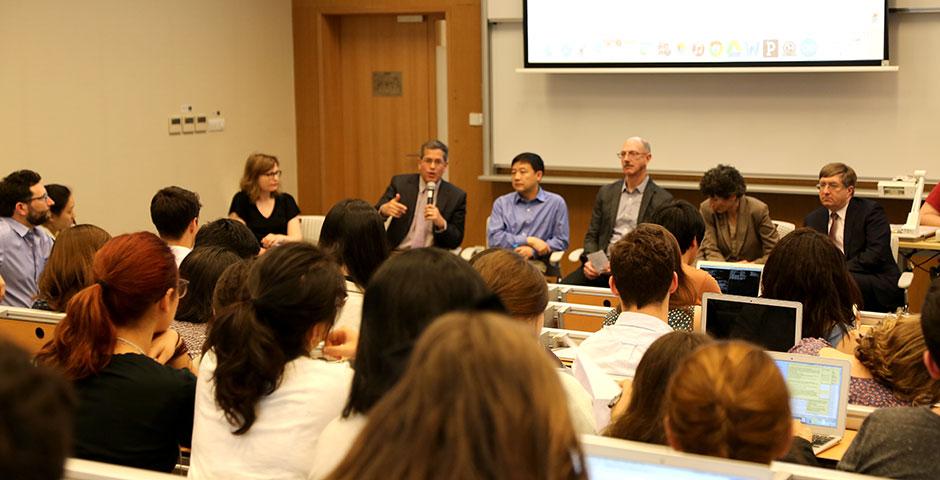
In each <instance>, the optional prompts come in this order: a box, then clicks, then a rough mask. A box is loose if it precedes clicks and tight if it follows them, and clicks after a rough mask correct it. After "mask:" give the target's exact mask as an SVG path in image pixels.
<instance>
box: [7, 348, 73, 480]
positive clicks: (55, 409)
mask: <svg viewBox="0 0 940 480" xmlns="http://www.w3.org/2000/svg"><path fill="white" fill-rule="evenodd" d="M74 408H75V396H74V394H73V393H72V389H71V387H70V386H69V384H68V382H66V381H64V380H63V379H62V378H61V377H60V376H59V375H56V374H55V373H54V372H52V371H49V370H48V369H46V368H44V367H34V366H33V365H32V360H31V359H30V358H29V355H28V354H27V353H26V352H25V351H23V350H21V349H20V348H19V347H17V346H16V345H14V344H12V343H9V342H8V341H6V340H4V339H2V338H0V478H7V479H11V480H12V479H29V480H59V479H60V478H62V473H63V468H62V467H63V465H64V464H65V459H66V457H67V456H68V454H69V452H70V450H71V446H72V413H73V410H74Z"/></svg>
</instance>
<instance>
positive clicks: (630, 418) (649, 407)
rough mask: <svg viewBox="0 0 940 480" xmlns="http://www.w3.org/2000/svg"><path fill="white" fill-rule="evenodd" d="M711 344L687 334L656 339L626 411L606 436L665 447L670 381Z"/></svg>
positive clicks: (645, 356) (638, 372) (698, 335)
mask: <svg viewBox="0 0 940 480" xmlns="http://www.w3.org/2000/svg"><path fill="white" fill-rule="evenodd" d="M711 341H712V340H711V338H710V337H708V336H707V335H704V334H701V333H691V332H684V331H676V332H670V333H667V334H666V335H663V336H661V337H659V338H658V339H656V341H655V342H653V343H652V344H651V345H650V347H649V349H647V350H646V353H644V354H643V358H642V359H641V360H640V364H639V365H637V368H636V376H635V377H634V378H633V383H632V387H631V390H630V403H629V406H628V407H627V410H626V411H625V412H624V413H623V415H621V416H620V417H619V418H616V419H614V421H613V422H612V423H611V424H610V426H608V427H607V430H606V431H604V435H606V436H608V437H616V438H622V439H625V440H633V441H636V442H645V443H657V444H660V445H665V444H666V433H665V431H664V430H663V417H664V416H665V415H666V408H665V402H664V400H665V396H666V386H667V385H668V379H669V378H670V377H671V376H672V374H673V373H674V372H675V371H676V368H678V366H679V363H680V362H681V361H682V360H683V359H685V358H686V357H687V356H688V355H690V354H691V353H692V352H693V351H695V349H697V348H699V347H701V346H702V345H706V344H708V343H711Z"/></svg>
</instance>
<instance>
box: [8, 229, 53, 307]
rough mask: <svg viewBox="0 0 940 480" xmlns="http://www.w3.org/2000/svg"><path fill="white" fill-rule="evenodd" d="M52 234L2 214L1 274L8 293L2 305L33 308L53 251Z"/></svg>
mask: <svg viewBox="0 0 940 480" xmlns="http://www.w3.org/2000/svg"><path fill="white" fill-rule="evenodd" d="M52 242H53V240H52V237H50V236H49V235H48V234H46V233H45V232H44V231H42V229H39V228H29V227H27V226H25V225H23V224H22V223H20V222H17V221H16V220H14V219H13V218H11V217H0V277H3V280H4V281H5V282H6V295H4V296H3V299H2V300H0V304H2V305H9V306H11V307H26V308H29V307H30V306H32V304H33V296H35V295H36V293H37V292H38V290H39V274H41V273H42V269H43V267H45V266H46V260H47V259H48V258H49V252H50V251H52Z"/></svg>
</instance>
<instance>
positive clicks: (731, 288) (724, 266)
mask: <svg viewBox="0 0 940 480" xmlns="http://www.w3.org/2000/svg"><path fill="white" fill-rule="evenodd" d="M696 267H697V268H698V269H699V270H704V271H706V272H708V274H709V275H711V276H712V278H714V279H715V281H717V282H718V287H719V288H721V293H724V294H727V295H741V296H745V297H757V296H759V295H760V292H761V289H760V288H761V285H760V277H761V274H762V273H763V272H764V266H763V265H758V264H756V263H732V262H713V261H710V260H701V261H699V262H698V263H697V264H696Z"/></svg>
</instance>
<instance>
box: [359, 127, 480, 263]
mask: <svg viewBox="0 0 940 480" xmlns="http://www.w3.org/2000/svg"><path fill="white" fill-rule="evenodd" d="M418 154H419V158H418V173H412V174H404V175H395V176H394V177H392V181H391V182H390V183H389V185H388V188H387V189H385V193H384V194H383V195H382V198H380V199H379V201H378V203H377V204H376V206H375V208H376V209H378V211H379V213H381V214H382V217H383V218H388V217H392V221H391V223H389V225H388V231H387V234H388V242H389V245H391V246H392V247H398V248H403V249H408V248H421V247H430V246H435V247H440V248H445V249H453V248H457V247H459V246H460V243H461V242H463V227H464V219H465V218H466V216H467V194H466V193H465V192H464V191H463V190H461V189H459V188H457V187H455V186H454V185H453V184H451V183H449V182H446V181H444V178H443V176H444V172H446V171H447V145H445V144H444V143H443V142H441V141H440V140H429V141H427V142H425V143H424V144H423V145H421V148H420V150H418ZM432 184H433V186H432Z"/></svg>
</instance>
